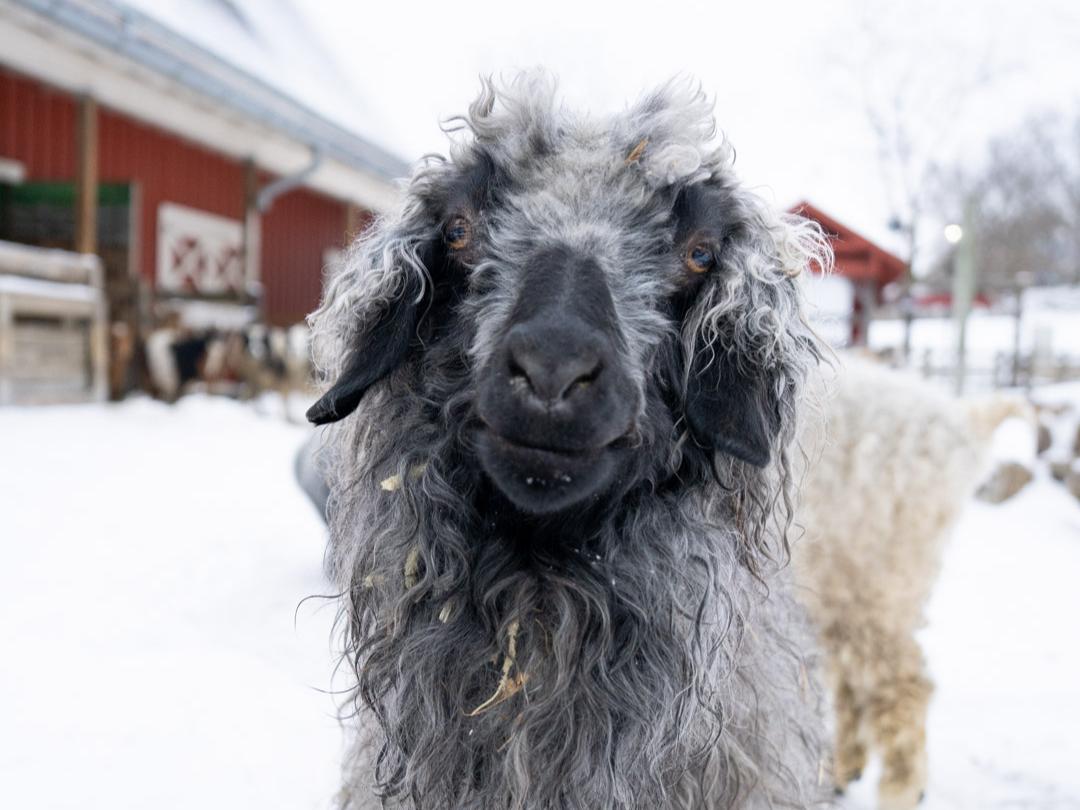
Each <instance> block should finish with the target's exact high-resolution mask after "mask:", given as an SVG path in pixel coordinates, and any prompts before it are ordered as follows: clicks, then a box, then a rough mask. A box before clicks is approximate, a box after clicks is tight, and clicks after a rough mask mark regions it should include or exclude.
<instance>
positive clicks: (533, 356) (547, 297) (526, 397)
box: [476, 248, 641, 513]
mask: <svg viewBox="0 0 1080 810" xmlns="http://www.w3.org/2000/svg"><path fill="white" fill-rule="evenodd" d="M620 341H621V335H620V331H619V328H618V322H617V319H616V315H615V306H614V302H613V301H612V298H611V293H610V291H609V290H608V287H607V284H606V282H605V279H604V275H603V272H602V271H601V269H600V266H599V265H598V264H597V263H596V261H594V260H592V259H590V258H589V257H587V256H586V257H583V256H579V255H575V254H574V253H573V252H572V251H570V250H568V249H566V248H560V249H554V250H549V251H545V252H543V253H541V254H539V255H538V256H537V257H536V258H535V259H534V260H533V261H532V262H530V263H529V265H528V266H527V268H526V272H525V273H524V282H523V285H522V288H521V289H520V291H519V294H518V301H517V304H516V305H515V307H514V309H513V311H512V312H511V313H510V318H509V322H508V324H507V328H506V331H505V332H504V333H503V336H502V339H501V340H500V341H499V343H498V344H497V348H496V350H495V352H494V353H493V355H492V356H491V358H490V361H489V363H488V364H486V365H485V367H484V370H483V371H482V372H481V379H480V380H479V386H478V392H477V403H476V406H477V416H478V417H479V421H480V423H481V427H480V428H479V429H478V431H477V434H476V447H477V452H478V455H479V458H480V461H481V464H482V465H483V467H484V469H485V470H486V471H487V473H488V475H489V476H490V478H491V479H492V480H493V481H494V482H495V484H496V485H497V486H498V487H499V488H500V489H501V490H502V491H503V492H504V493H505V494H506V495H507V496H508V497H509V498H510V500H512V501H513V502H514V503H516V504H517V505H518V506H519V507H521V508H523V509H526V510H527V511H530V512H537V513H540V512H552V511H556V510H559V509H562V508H564V507H566V506H567V505H570V504H573V503H577V502H581V501H584V500H585V499H587V498H588V497H589V496H590V494H592V493H595V492H598V491H599V490H600V489H602V488H603V487H604V486H607V485H608V483H609V482H610V481H612V480H613V478H614V476H615V470H616V467H617V464H618V463H619V461H618V460H619V459H620V458H622V454H624V453H625V447H623V446H621V445H620V442H619V440H620V439H622V438H623V437H625V436H626V435H627V434H629V433H631V432H632V431H633V430H634V428H635V424H634V422H635V419H636V414H637V410H638V403H639V401H640V397H641V394H640V392H638V390H637V388H636V387H635V383H634V381H633V378H632V376H631V374H630V373H629V371H628V369H627V367H626V364H625V359H623V358H622V356H621V354H620V346H621V345H622V344H621V342H620Z"/></svg>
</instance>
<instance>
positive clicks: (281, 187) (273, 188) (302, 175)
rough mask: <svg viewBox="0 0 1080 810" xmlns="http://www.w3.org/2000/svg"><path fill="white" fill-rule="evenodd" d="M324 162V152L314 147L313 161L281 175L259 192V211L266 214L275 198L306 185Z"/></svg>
mask: <svg viewBox="0 0 1080 810" xmlns="http://www.w3.org/2000/svg"><path fill="white" fill-rule="evenodd" d="M322 163H323V155H322V152H321V151H320V150H319V149H317V148H312V150H311V163H309V164H308V165H307V166H305V167H304V168H302V169H301V170H300V171H298V172H296V173H295V174H287V175H285V176H284V177H279V178H278V179H277V180H275V181H274V182H273V183H270V184H269V185H268V186H266V187H265V188H263V189H262V190H261V191H260V192H259V194H258V198H257V199H256V206H257V208H258V209H259V213H260V214H265V213H266V212H267V211H269V210H270V206H272V205H273V204H274V200H276V199H277V198H278V197H280V196H281V195H282V194H285V193H287V192H289V191H292V190H293V189H294V188H299V187H300V186H302V185H304V183H305V182H307V180H308V178H310V177H311V176H312V175H313V174H315V172H317V171H318V170H319V168H320V167H321V166H322Z"/></svg>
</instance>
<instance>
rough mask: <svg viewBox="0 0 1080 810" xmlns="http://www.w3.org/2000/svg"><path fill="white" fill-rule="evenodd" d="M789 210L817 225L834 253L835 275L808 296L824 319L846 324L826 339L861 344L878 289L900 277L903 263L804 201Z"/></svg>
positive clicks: (878, 297)
mask: <svg viewBox="0 0 1080 810" xmlns="http://www.w3.org/2000/svg"><path fill="white" fill-rule="evenodd" d="M791 211H792V212H794V213H797V214H802V215H803V216H804V217H807V218H808V219H812V220H814V221H816V222H817V223H818V224H819V225H821V227H822V229H823V230H824V231H825V233H826V235H827V236H828V237H829V241H830V243H831V244H832V248H833V253H834V254H835V256H836V271H835V275H834V276H833V277H832V278H830V279H827V280H825V281H824V282H821V283H819V284H817V285H815V287H814V288H812V290H811V297H812V298H816V299H817V300H816V301H814V302H813V303H816V304H817V306H818V308H819V310H820V313H821V315H822V316H824V318H826V319H836V320H841V321H844V322H845V323H846V326H845V331H846V332H847V333H846V334H843V335H841V334H839V332H836V333H834V334H830V335H828V337H829V339H830V340H832V341H833V342H836V343H841V342H843V343H850V344H851V345H856V346H857V345H861V344H863V343H865V342H866V332H867V325H868V323H869V317H870V315H871V313H872V312H873V310H874V308H875V307H877V306H878V305H879V304H881V303H882V290H883V289H884V287H885V285H887V284H891V283H892V282H894V281H897V280H899V279H900V278H902V277H903V275H904V273H905V272H906V270H907V266H906V265H905V264H904V262H903V260H902V259H899V258H897V257H896V256H894V255H893V254H892V253H890V252H889V251H887V250H885V249H884V248H882V247H880V246H878V245H876V244H874V243H873V242H871V241H870V240H869V239H867V238H866V237H865V236H862V235H860V234H858V233H856V232H855V231H854V230H852V229H851V228H849V227H848V226H847V225H844V224H842V223H841V222H839V221H838V220H836V219H833V218H832V217H831V216H829V215H828V214H826V213H825V212H823V211H822V210H821V209H819V208H816V207H815V206H813V205H811V204H810V203H808V202H805V201H804V202H800V203H799V204H798V205H795V206H793V207H792V208H791Z"/></svg>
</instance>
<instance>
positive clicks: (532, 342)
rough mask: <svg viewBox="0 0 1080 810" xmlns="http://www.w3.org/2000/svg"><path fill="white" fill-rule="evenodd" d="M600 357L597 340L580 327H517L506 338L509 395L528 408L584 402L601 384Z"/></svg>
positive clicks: (539, 323) (540, 322) (534, 324)
mask: <svg viewBox="0 0 1080 810" xmlns="http://www.w3.org/2000/svg"><path fill="white" fill-rule="evenodd" d="M605 353H606V352H605V351H604V346H603V341H602V340H601V339H600V338H599V336H597V335H594V334H591V333H590V331H589V330H588V327H586V326H585V325H584V324H561V325H560V324H555V323H551V322H548V321H544V320H541V319H536V320H533V321H531V322H529V323H523V324H518V325H517V326H515V327H514V328H513V329H511V330H510V333H509V334H508V335H507V337H506V354H507V358H506V360H507V375H508V382H509V385H510V388H511V391H512V393H513V394H514V396H516V397H517V398H518V399H519V400H520V401H521V403H522V405H524V406H525V407H528V408H538V409H553V408H568V407H573V403H574V402H580V403H581V404H587V400H588V399H590V396H589V395H590V394H591V393H595V392H596V391H597V384H598V383H600V382H601V380H600V375H601V373H602V372H603V369H604V360H605V358H604V356H603V355H604V354H605Z"/></svg>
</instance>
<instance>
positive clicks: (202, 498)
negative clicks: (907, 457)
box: [0, 391, 1080, 810]
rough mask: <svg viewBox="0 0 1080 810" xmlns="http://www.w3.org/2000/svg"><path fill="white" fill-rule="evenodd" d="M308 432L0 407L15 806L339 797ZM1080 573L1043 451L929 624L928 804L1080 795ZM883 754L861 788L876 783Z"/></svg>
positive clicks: (1075, 541)
mask: <svg viewBox="0 0 1080 810" xmlns="http://www.w3.org/2000/svg"><path fill="white" fill-rule="evenodd" d="M1068 393H1070V392H1068V391H1066V394H1068ZM1077 393H1080V392H1077ZM1055 396H1060V394H1058V395H1055ZM1078 400H1080V398H1078ZM307 435H308V429H307V428H304V427H301V426H297V425H289V424H286V423H285V422H283V421H281V420H280V419H278V418H276V417H271V416H262V415H259V413H258V412H257V411H256V410H255V408H254V407H251V406H245V405H241V404H239V403H235V402H232V401H229V400H225V399H215V398H211V397H207V396H191V397H188V398H186V399H184V400H182V401H181V402H180V403H179V404H178V405H176V406H172V407H170V406H166V405H163V404H160V403H156V402H151V401H149V400H143V399H136V400H132V401H128V402H125V403H122V404H119V405H86V406H64V407H55V408H37V409H6V410H0V437H2V444H0V446H2V447H3V454H4V463H3V464H2V465H0V515H2V516H3V518H2V520H3V532H2V535H0V542H2V543H3V548H4V564H3V565H2V566H0V594H2V598H3V600H4V609H3V611H2V612H0V638H2V639H4V665H3V666H0V717H2V718H3V724H4V733H3V734H2V735H0V807H34V808H47V810H53V808H56V809H57V810H66V809H67V808H71V809H72V810H74V809H75V808H78V810H96V808H102V810H104V809H105V808H109V809H110V810H111V808H127V807H154V808H156V810H169V809H170V808H177V809H179V808H191V807H214V808H216V807H221V808H246V807H261V808H325V807H328V806H329V805H330V803H331V797H332V796H333V793H334V791H335V790H336V787H337V783H338V762H339V760H340V756H341V732H340V729H339V728H338V726H337V723H336V721H335V720H334V719H333V714H334V708H335V699H334V698H333V697H332V696H330V695H327V694H324V693H323V692H320V691H319V690H325V689H328V688H329V687H330V685H331V672H332V669H333V666H334V663H335V658H334V655H333V651H332V645H331V623H332V620H333V613H334V611H333V607H332V606H331V605H330V604H329V603H328V602H326V601H325V600H318V599H314V600H309V601H307V602H303V603H301V600H303V599H304V597H306V596H309V595H313V594H325V593H326V592H327V588H328V586H327V584H326V583H325V581H324V580H323V578H322V574H321V559H322V545H323V541H324V530H323V527H322V525H321V522H320V520H319V519H318V517H317V515H316V514H315V512H314V510H313V509H312V508H311V507H310V506H309V504H308V503H307V502H306V500H305V499H304V497H303V495H302V494H301V493H300V491H299V489H298V488H297V486H296V485H295V483H294V481H293V478H292V461H293V453H294V452H295V449H296V448H297V446H298V445H299V444H300V443H301V441H302V440H303V439H304V437H305V436H307ZM1078 574H1080V502H1077V501H1076V500H1074V499H1072V498H1071V497H1070V496H1069V495H1067V494H1066V492H1065V491H1064V489H1063V488H1062V487H1061V486H1060V485H1058V484H1056V483H1055V482H1053V481H1051V480H1050V479H1049V476H1048V475H1047V473H1046V470H1045V469H1042V468H1040V469H1039V471H1038V475H1037V477H1036V480H1035V482H1033V483H1032V484H1031V485H1030V486H1028V487H1027V488H1026V489H1025V490H1024V491H1023V492H1022V493H1021V494H1020V495H1019V496H1018V497H1017V498H1015V499H1013V500H1012V501H1009V502H1006V503H1005V504H1002V505H1000V506H990V505H986V504H980V503H972V504H971V506H970V508H969V509H968V511H967V513H966V515H965V516H964V518H963V520H962V521H961V523H960V525H959V526H958V529H957V532H956V535H955V537H954V539H953V541H952V543H951V545H950V546H949V547H948V551H947V553H946V555H945V560H944V570H943V574H942V578H941V581H940V583H939V585H938V587H937V589H936V592H935V596H934V598H933V601H932V603H931V606H930V611H929V615H930V622H929V626H928V628H927V629H926V631H925V632H924V634H923V641H924V643H925V646H926V651H927V655H928V659H929V666H930V670H931V672H932V674H933V677H934V679H935V681H936V682H937V684H938V691H937V694H936V696H935V698H934V702H933V704H932V707H931V716H930V728H929V737H930V756H931V776H930V787H929V791H928V795H927V801H926V803H925V805H924V807H925V808H926V810H961V809H962V808H963V809H964V810H969V809H970V808H980V810H982V809H983V808H1004V807H1010V808H1016V807H1022V808H1080V769H1078V768H1077V767H1076V764H1077V763H1078V762H1080V736H1078V735H1077V734H1076V733H1075V729H1076V728H1080V647H1078V645H1077V641H1078V635H1077V622H1078V619H1077V617H1078V616H1080V596H1078V594H1080V591H1078V590H1077V589H1076V585H1075V583H1076V577H1077V575H1078ZM294 614H295V615H294ZM869 778H872V774H869V775H868V779H865V780H864V781H863V782H862V783H859V784H857V785H856V786H854V788H853V789H852V793H851V795H850V796H849V798H848V799H847V800H846V805H845V806H846V807H847V808H849V810H869V808H871V807H873V801H872V790H871V787H870V785H869V784H868V782H869Z"/></svg>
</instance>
